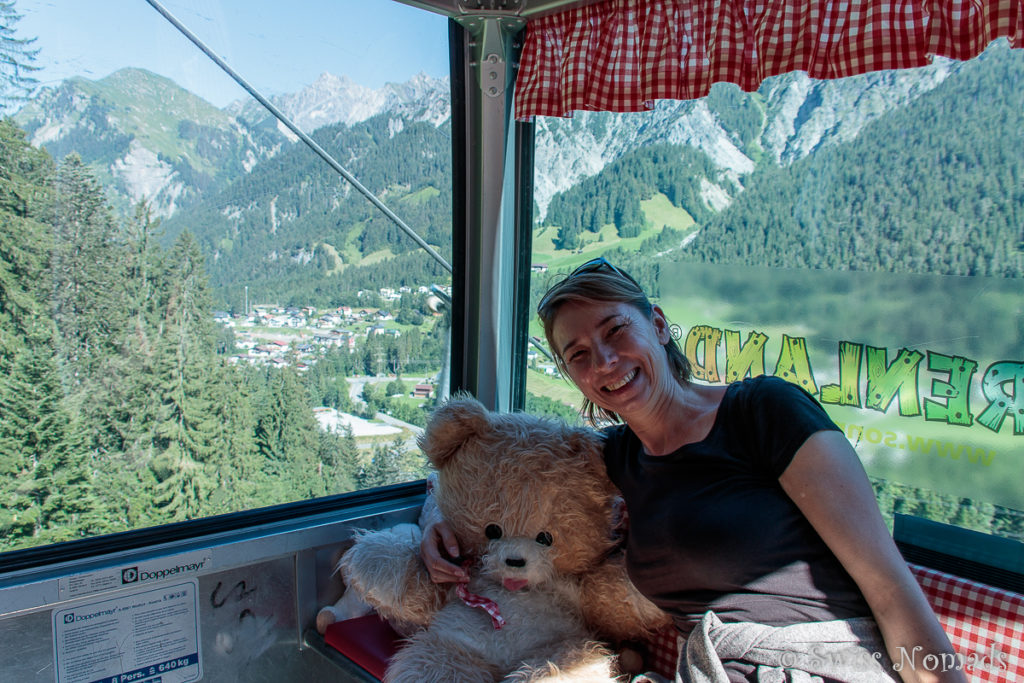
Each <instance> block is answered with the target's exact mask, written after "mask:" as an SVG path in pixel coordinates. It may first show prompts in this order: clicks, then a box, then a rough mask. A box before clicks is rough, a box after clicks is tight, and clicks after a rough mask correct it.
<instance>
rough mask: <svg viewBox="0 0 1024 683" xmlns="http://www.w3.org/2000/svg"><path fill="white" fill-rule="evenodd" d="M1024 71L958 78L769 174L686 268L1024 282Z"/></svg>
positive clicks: (764, 172)
mask: <svg viewBox="0 0 1024 683" xmlns="http://www.w3.org/2000/svg"><path fill="white" fill-rule="evenodd" d="M1022 81H1024V62H1022V60H1021V59H1020V56H1019V55H1017V54H1012V53H1011V52H1010V51H1009V50H1007V49H990V50H989V51H988V52H986V53H985V54H984V55H983V56H981V57H979V58H978V59H975V60H973V61H971V62H969V63H966V64H964V65H963V67H962V68H961V69H960V71H959V72H958V74H957V75H956V76H955V77H951V78H949V79H947V80H946V81H945V82H944V83H942V85H940V86H938V87H937V88H935V89H934V90H932V91H931V92H929V93H926V94H925V95H922V96H921V97H920V98H918V99H917V100H915V101H914V102H913V103H911V104H909V105H907V106H906V107H904V108H901V109H899V110H896V111H893V112H890V113H888V114H887V115H885V116H883V117H880V118H879V119H878V120H876V121H874V122H873V123H871V124H869V125H868V126H866V127H865V128H864V129H863V130H862V131H861V134H860V135H859V136H858V137H857V138H856V139H854V140H852V141H850V142H848V143H845V144H842V145H835V146H832V147H829V148H827V149H822V150H820V151H818V152H817V153H815V154H813V155H811V156H809V157H806V158H804V159H802V160H800V161H797V162H795V163H793V164H792V165H791V166H789V167H788V168H779V167H776V166H774V165H762V166H761V167H760V168H759V170H758V171H757V172H755V173H754V174H753V175H752V176H750V177H749V178H747V179H745V180H744V183H745V185H746V187H747V189H746V191H745V192H743V193H742V194H741V195H740V196H739V197H738V198H737V200H736V201H735V202H734V203H733V204H732V205H731V206H730V207H729V208H728V209H726V210H724V211H722V212H721V213H720V214H718V215H717V216H715V217H714V218H713V219H712V220H710V221H708V222H707V223H706V225H705V226H704V227H703V229H702V230H701V232H700V234H699V235H698V236H697V238H696V239H695V240H694V241H693V243H692V244H691V245H690V247H689V248H688V249H687V250H685V251H683V252H680V253H681V254H682V255H683V257H684V258H685V259H693V260H699V261H707V262H713V263H719V264H721V263H742V264H748V265H766V266H777V267H787V268H828V269H837V270H869V271H870V270H878V271H892V272H913V273H933V274H945V275H983V276H996V277H1024V183H1022V182H1021V178H1024V152H1022V147H1021V145H1020V141H1021V131H1022V130H1024V92H1022V91H1021V89H1020V87H1019V84H1020V83H1021V82H1022Z"/></svg>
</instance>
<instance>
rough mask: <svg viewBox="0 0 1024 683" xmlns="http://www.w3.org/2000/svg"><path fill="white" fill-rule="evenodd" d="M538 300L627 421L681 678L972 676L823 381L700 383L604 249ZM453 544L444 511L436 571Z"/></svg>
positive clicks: (554, 341)
mask: <svg viewBox="0 0 1024 683" xmlns="http://www.w3.org/2000/svg"><path fill="white" fill-rule="evenodd" d="M538 314H539V316H540V318H541V321H542V322H543V324H544V331H545V334H546V336H547V340H548V344H549V345H550V348H551V349H552V351H553V352H554V354H555V359H556V363H557V364H558V366H559V368H560V369H561V370H562V372H563V374H564V375H566V376H568V377H569V378H570V379H571V380H572V381H573V383H574V384H575V385H576V386H577V387H578V388H579V389H580V391H581V392H582V393H583V396H584V398H585V401H584V412H585V413H586V414H587V415H588V416H589V417H590V418H591V419H592V420H595V419H596V418H604V419H605V420H610V421H611V422H613V423H619V422H621V423H620V424H614V425H613V426H611V427H608V428H606V429H605V430H604V431H605V434H606V445H605V453H604V457H605V465H606V467H607V470H608V474H609V476H610V477H611V479H612V481H613V482H615V484H616V485H617V486H618V487H619V489H620V490H621V491H622V494H623V497H624V499H625V502H626V509H627V510H628V511H629V518H630V529H629V534H628V540H627V545H626V557H627V566H628V569H629V573H630V577H631V578H632V580H633V582H634V583H635V584H636V586H637V588H638V589H640V591H641V592H643V593H644V594H645V595H647V597H648V598H650V599H651V600H653V601H654V602H655V604H657V605H659V606H660V607H661V608H662V609H664V610H666V611H667V612H669V613H670V614H671V615H672V616H673V618H674V620H675V622H676V625H677V627H678V628H679V631H680V634H681V637H682V638H685V639H686V644H685V652H683V653H682V654H681V656H680V664H679V667H680V669H679V671H680V674H679V675H680V678H681V679H682V680H709V681H726V680H727V681H757V680H766V679H765V678H759V677H758V676H759V675H762V676H765V675H767V673H766V672H767V671H768V670H774V671H778V670H789V671H791V672H792V671H794V670H797V671H805V672H810V673H812V674H815V675H819V676H822V677H823V678H824V680H841V681H846V680H899V679H896V678H895V675H896V674H894V673H893V670H895V671H898V672H899V674H898V675H899V677H900V678H902V680H903V681H964V680H966V679H965V678H964V676H963V673H962V672H961V671H960V670H959V669H958V668H956V667H955V666H952V662H953V661H954V659H953V652H952V648H951V646H950V644H949V640H948V638H947V637H946V635H945V633H944V632H943V631H942V628H941V627H940V626H939V624H938V621H937V620H936V618H935V616H934V614H933V613H932V610H931V608H930V606H929V605H928V603H927V601H926V599H925V597H924V594H923V593H922V592H921V590H920V588H919V586H918V584H917V582H916V581H915V580H914V577H913V575H912V574H911V573H910V571H909V570H908V568H907V565H906V562H905V561H904V560H903V558H902V557H901V556H900V554H899V552H898V551H897V549H896V547H895V544H894V543H893V542H892V539H891V537H890V536H889V533H888V530H887V528H886V526H885V523H884V522H883V520H882V517H881V514H880V513H879V510H878V507H877V504H876V502H875V498H874V493H873V491H872V488H871V486H870V483H869V482H868V479H867V476H866V475H865V473H864V470H863V468H862V467H861V464H860V461H859V459H858V458H857V455H856V453H855V452H854V450H853V448H852V447H851V446H850V444H849V442H848V441H847V440H846V438H845V437H844V435H843V434H842V432H840V431H839V430H838V428H837V427H836V426H835V424H834V423H832V421H831V420H830V419H829V418H828V416H827V415H826V414H825V412H824V411H823V410H822V409H821V407H820V405H818V404H817V403H816V402H815V401H814V399H813V398H812V397H811V396H810V395H809V394H807V393H806V392H804V391H803V390H802V389H800V388H799V387H796V386H795V385H791V384H789V383H787V382H785V381H783V380H780V379H777V378H774V377H759V378H753V379H747V380H744V381H741V382H737V383H734V384H732V385H729V386H706V385H700V384H694V383H692V382H691V381H690V371H689V364H688V362H687V360H686V358H685V357H684V356H683V354H682V352H681V351H680V350H679V347H678V345H677V344H676V343H675V340H674V339H673V338H672V335H671V333H670V329H669V324H668V321H667V320H666V318H665V315H664V313H663V311H662V310H661V308H659V307H658V306H655V305H652V304H651V303H650V301H649V300H648V298H647V296H646V295H645V294H644V292H643V290H642V288H641V287H640V286H639V285H638V284H637V283H636V281H635V280H633V278H631V277H630V276H629V275H628V274H626V273H625V272H623V271H621V270H620V269H618V268H616V267H615V266H614V265H612V264H611V263H609V262H608V261H606V260H605V259H603V258H601V259H596V260H593V261H590V262H588V263H586V264H584V265H582V266H580V267H579V268H577V269H576V270H575V271H573V273H572V274H570V275H569V276H568V277H566V278H565V279H564V280H562V281H561V282H558V283H557V284H555V285H554V286H553V287H551V289H549V290H548V292H547V293H546V294H545V295H544V297H543V299H542V300H541V302H540V305H539V307H538ZM439 546H440V547H439ZM441 547H443V548H444V549H446V552H447V553H448V554H449V555H450V556H451V557H456V556H457V555H458V541H457V539H455V538H454V537H453V536H452V534H451V532H450V530H449V529H448V528H447V527H446V525H445V524H444V523H443V522H441V523H439V524H438V525H436V526H434V527H433V528H432V530H431V531H430V532H429V533H428V534H425V537H424V542H423V545H422V552H423V558H424V561H425V562H426V564H427V567H428V569H429V570H430V571H431V575H432V576H433V577H434V580H435V581H459V580H464V576H463V575H462V573H461V570H459V569H458V568H456V567H454V566H453V565H451V564H450V563H448V562H446V561H445V559H444V558H443V557H442V553H441V550H440V548H441ZM876 624H877V627H876ZM883 649H884V650H885V651H886V652H887V653H888V657H886V656H885V655H884V654H883V653H882V650H883ZM927 655H933V657H931V658H929V659H927V660H926V659H925V657H926V656H927ZM943 656H944V657H943ZM937 662H941V664H936V663H937ZM759 672H760V673H759ZM773 680H782V679H773ZM784 680H790V679H789V678H785V679H784ZM793 680H797V679H793ZM805 680H806V679H805Z"/></svg>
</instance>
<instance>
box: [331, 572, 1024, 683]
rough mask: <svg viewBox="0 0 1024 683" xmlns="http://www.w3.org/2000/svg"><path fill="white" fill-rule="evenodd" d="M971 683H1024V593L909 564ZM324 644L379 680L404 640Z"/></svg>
mask: <svg viewBox="0 0 1024 683" xmlns="http://www.w3.org/2000/svg"><path fill="white" fill-rule="evenodd" d="M909 566H910V570H911V572H912V573H913V574H914V576H915V577H916V578H917V580H918V582H919V583H920V584H921V588H922V589H923V590H924V593H925V595H926V596H927V597H928V601H929V602H930V603H931V605H932V608H933V609H934V610H935V614H936V615H937V616H938V618H939V623H941V624H942V626H943V628H944V629H945V631H946V633H947V635H949V639H950V641H951V642H952V644H953V649H954V651H956V652H957V653H958V655H959V656H960V658H961V661H962V663H963V665H964V668H965V672H966V674H967V679H968V680H969V681H971V682H972V683H1016V682H1018V681H1024V595H1020V594H1018V593H1014V592H1012V591H1007V590H1002V589H1000V588H995V587H992V586H988V585H985V584H982V583H979V582H976V581H970V580H967V579H964V578H961V577H959V576H954V575H953V574H947V573H945V572H941V571H938V570H935V569H930V568H928V567H922V566H919V565H915V564H910V565H909ZM324 640H325V642H326V643H327V644H328V645H330V646H331V647H333V648H335V649H336V650H338V651H339V652H341V653H342V654H343V655H345V656H346V657H348V658H349V659H350V660H352V661H353V662H355V663H356V664H358V665H359V666H360V667H362V668H363V669H365V670H366V671H367V672H369V673H370V674H371V675H373V676H374V677H375V678H377V679H381V678H383V676H384V670H385V669H386V668H387V662H388V660H389V659H390V657H391V655H392V654H393V653H394V651H395V649H396V648H397V647H399V645H400V641H401V638H400V636H398V634H396V633H395V632H394V631H393V630H392V629H391V627H390V626H388V624H387V622H385V621H384V620H383V619H381V618H380V617H378V616H377V615H376V614H371V615H369V616H365V617H359V618H358V619H348V620H346V621H339V622H335V623H334V624H331V625H330V627H328V629H327V632H326V634H325V635H324ZM650 650H651V653H650V654H651V661H649V662H648V666H649V667H650V668H651V669H652V670H653V671H656V672H658V673H660V674H662V675H663V676H666V677H667V678H669V679H671V678H672V677H673V676H674V671H675V662H676V640H675V632H674V629H668V630H666V631H665V632H663V633H661V634H659V635H658V637H657V638H655V640H654V641H653V642H652V643H650Z"/></svg>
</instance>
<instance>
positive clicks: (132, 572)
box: [57, 550, 213, 600]
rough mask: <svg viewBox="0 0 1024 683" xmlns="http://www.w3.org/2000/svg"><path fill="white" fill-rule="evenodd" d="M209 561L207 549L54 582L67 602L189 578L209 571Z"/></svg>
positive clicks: (210, 560)
mask: <svg viewBox="0 0 1024 683" xmlns="http://www.w3.org/2000/svg"><path fill="white" fill-rule="evenodd" d="M212 562H213V560H212V555H211V553H210V551H208V550H203V551H197V552H193V553H182V554H180V555H171V556H169V557H159V558H155V559H152V560H145V561H143V562H133V563H131V564H127V565H123V566H120V567H109V568H106V569H100V570H98V571H94V572H88V573H85V574H75V575H72V576H66V577H62V578H60V579H59V580H58V582H57V589H58V591H59V596H60V598H61V599H62V600H67V599H69V598H77V597H81V596H83V595H92V594H93V593H100V592H102V591H109V590H117V589H120V588H133V587H136V586H145V585H149V584H154V583H158V582H161V581H169V580H180V579H188V578H191V577H195V576H198V575H199V574H200V573H202V572H203V570H209V569H210V567H211V564H212Z"/></svg>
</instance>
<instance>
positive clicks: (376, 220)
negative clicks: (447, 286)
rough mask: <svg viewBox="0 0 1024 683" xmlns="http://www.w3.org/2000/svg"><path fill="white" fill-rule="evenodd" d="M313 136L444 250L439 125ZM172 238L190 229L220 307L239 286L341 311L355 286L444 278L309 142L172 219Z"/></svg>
mask: <svg viewBox="0 0 1024 683" xmlns="http://www.w3.org/2000/svg"><path fill="white" fill-rule="evenodd" d="M313 137H314V139H315V140H316V141H317V143H318V144H319V145H321V146H322V147H323V148H324V149H325V150H327V152H328V153H330V154H331V155H333V156H334V157H335V158H336V159H338V160H339V162H340V163H342V164H343V165H344V166H345V167H346V169H347V170H349V171H350V172H352V173H353V174H354V175H355V176H356V177H358V178H359V180H360V182H361V183H362V184H363V185H364V186H366V187H367V188H368V189H369V190H370V191H371V192H373V193H374V194H376V195H377V196H378V197H380V198H381V199H383V201H384V202H385V203H386V204H387V205H388V206H390V207H391V208H392V209H393V210H394V211H395V212H396V213H397V214H398V215H400V216H401V217H402V218H403V220H404V221H405V222H406V223H407V224H408V225H410V226H411V227H412V228H413V229H414V230H415V231H416V232H417V233H418V234H419V235H420V237H422V238H423V239H425V240H426V241H427V242H428V243H430V244H432V245H436V247H437V248H438V249H439V250H440V251H441V252H442V253H443V254H446V255H447V254H449V253H450V242H451V151H450V147H449V144H450V143H449V137H450V133H449V132H448V126H447V124H446V125H445V126H442V127H441V128H436V127H434V126H433V125H430V124H427V123H416V122H411V123H408V122H404V121H403V120H401V119H393V118H391V117H389V116H388V115H386V114H382V115H379V116H376V117H373V118H371V119H369V120H367V121H365V122H363V123H359V124H357V125H355V126H353V127H351V128H350V127H348V126H346V125H344V124H338V125H335V126H329V127H325V128H321V129H320V130H318V131H317V132H316V133H315V134H314V136H313ZM166 227H167V230H168V234H169V235H173V234H176V233H177V232H179V231H182V230H189V231H192V232H193V233H194V234H195V235H196V237H197V239H198V241H199V243H200V245H201V246H202V248H203V251H204V252H205V253H207V254H208V255H209V261H208V264H209V272H210V278H211V282H212V284H213V285H214V287H216V288H217V290H218V292H220V293H222V297H223V302H222V303H223V305H224V306H225V307H226V308H234V309H235V310H239V309H240V307H241V302H242V294H241V292H242V288H244V287H245V286H249V291H250V293H252V294H253V295H255V296H258V297H260V298H261V299H262V300H267V301H271V300H272V301H277V302H279V303H281V304H292V305H324V306H326V305H332V304H333V305H338V304H339V303H340V302H343V301H353V300H354V299H355V293H356V291H358V290H360V289H372V290H377V289H378V288H380V287H384V286H387V287H399V286H402V285H410V286H411V285H423V284H430V283H432V282H446V281H447V280H448V275H447V273H444V272H443V271H442V269H441V268H440V267H439V266H438V265H437V264H436V262H434V261H433V260H431V259H430V258H429V257H428V256H427V255H425V254H424V253H423V252H422V251H421V250H420V249H419V247H417V246H416V244H415V243H414V242H413V241H412V240H411V239H410V238H408V237H407V236H406V235H405V234H404V233H402V232H401V231H400V229H399V228H398V227H397V226H395V225H394V224H393V223H392V222H391V221H389V220H388V219H386V218H385V217H384V216H383V215H382V214H381V213H380V212H379V211H378V210H377V209H376V208H374V207H373V206H372V205H371V204H370V203H369V202H368V201H367V200H366V198H365V197H363V196H362V195H360V194H359V193H358V192H356V191H355V190H354V189H353V188H352V187H351V186H349V184H348V183H347V182H346V181H345V180H344V179H342V178H341V177H340V176H338V175H337V174H336V173H335V172H334V171H333V170H332V169H331V168H330V167H329V166H328V165H327V164H325V163H324V162H323V161H322V160H321V159H320V158H319V157H317V156H316V155H315V154H313V153H312V152H311V151H310V150H309V149H308V148H307V147H305V145H302V144H295V145H293V146H291V147H290V148H288V149H286V150H284V151H282V152H281V153H279V154H278V155H277V156H275V157H274V158H273V159H270V160H269V161H266V162H264V163H262V164H260V165H258V166H257V167H256V168H255V169H254V170H253V171H252V173H250V174H248V175H246V176H244V177H242V178H240V179H239V180H238V181H236V182H235V183H234V184H232V186H231V187H229V188H228V189H227V190H225V191H224V192H221V193H218V194H215V195H213V196H212V197H210V198H208V199H206V200H204V201H203V202H202V203H201V204H199V205H197V206H194V207H192V208H190V209H187V210H184V211H181V212H179V213H178V214H176V215H175V216H174V217H173V218H172V219H171V220H169V221H168V222H167V224H166Z"/></svg>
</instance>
